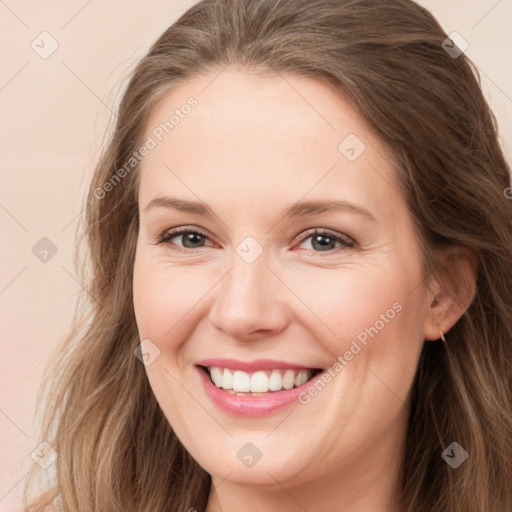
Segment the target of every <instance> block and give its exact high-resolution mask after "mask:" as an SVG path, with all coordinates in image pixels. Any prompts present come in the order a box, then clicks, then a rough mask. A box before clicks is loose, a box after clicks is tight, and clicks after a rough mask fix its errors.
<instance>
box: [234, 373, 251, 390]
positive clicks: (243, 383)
mask: <svg viewBox="0 0 512 512" xmlns="http://www.w3.org/2000/svg"><path fill="white" fill-rule="evenodd" d="M233 391H244V392H246V391H251V378H250V377H249V374H248V373H245V372H241V371H240V370H235V373H234V375H233Z"/></svg>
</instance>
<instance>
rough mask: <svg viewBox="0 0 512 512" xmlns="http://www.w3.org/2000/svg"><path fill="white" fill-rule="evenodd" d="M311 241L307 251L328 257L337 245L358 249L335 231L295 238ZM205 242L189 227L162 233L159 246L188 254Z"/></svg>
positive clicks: (198, 233)
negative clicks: (163, 245)
mask: <svg viewBox="0 0 512 512" xmlns="http://www.w3.org/2000/svg"><path fill="white" fill-rule="evenodd" d="M174 238H177V239H178V240H181V245H177V244H176V243H174V242H173V241H172V240H173V239H174ZM308 239H311V247H312V248H313V250H311V249H306V251H307V252H309V253H316V254H318V253H327V254H326V255H329V254H332V253H333V252H334V253H337V252H339V251H334V249H336V244H338V249H339V248H340V246H341V247H342V248H353V247H356V242H355V241H354V240H353V239H351V238H349V237H348V236H346V235H341V234H338V233H336V232H333V231H329V230H326V229H315V230H314V231H313V232H311V231H310V232H308V233H305V234H301V235H299V236H298V237H296V238H295V242H300V243H301V244H302V243H304V242H305V241H306V240H308ZM205 240H210V237H209V235H208V234H207V233H205V232H203V231H201V230H198V229H192V228H187V227H181V228H176V229H173V230H171V231H166V232H164V233H162V234H161V235H160V236H159V237H158V240H157V244H169V245H171V246H172V249H173V250H177V251H181V252H188V251H189V250H192V249H201V248H202V247H206V246H205V245H203V244H204V242H205Z"/></svg>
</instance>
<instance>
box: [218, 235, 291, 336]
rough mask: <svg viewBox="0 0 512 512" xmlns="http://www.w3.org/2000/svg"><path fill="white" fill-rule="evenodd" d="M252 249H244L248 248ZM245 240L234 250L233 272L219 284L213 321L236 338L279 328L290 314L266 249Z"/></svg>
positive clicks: (231, 268)
mask: <svg viewBox="0 0 512 512" xmlns="http://www.w3.org/2000/svg"><path fill="white" fill-rule="evenodd" d="M248 247H249V250H248V251H247V250H246V251H244V249H247V248H248ZM254 250H255V248H254V246H252V247H251V246H250V245H249V246H248V245H244V243H243V242H242V243H241V244H240V245H239V246H238V247H237V248H235V250H234V251H233V254H232V257H231V265H230V271H229V272H228V274H227V275H226V276H225V277H224V279H222V281H221V282H220V283H219V288H218V291H217V294H216V297H215V303H214V305H213V306H212V308H211V311H210V321H211V322H212V324H213V325H215V326H216V327H217V328H220V329H221V330H223V331H224V332H225V333H227V334H229V335H230V336H232V337H234V338H239V339H243V338H246V337H247V336H249V335H251V334H252V335H253V333H255V332H256V331H261V332H262V333H263V332H266V334H267V335H268V334H269V333H270V332H272V331H279V330H281V329H283V328H284V326H285V324H286V321H287V315H286V311H285V307H284V304H283V302H282V300H283V298H282V297H281V295H280V294H279V286H277V283H276V281H277V278H276V277H275V276H274V275H273V273H272V272H271V270H270V269H269V268H268V266H267V265H268V264H269V261H268V257H267V254H266V253H265V252H263V251H261V252H260V254H258V255H256V257H255V253H254Z"/></svg>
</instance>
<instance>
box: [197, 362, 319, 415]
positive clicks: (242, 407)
mask: <svg viewBox="0 0 512 512" xmlns="http://www.w3.org/2000/svg"><path fill="white" fill-rule="evenodd" d="M215 361H220V360H215ZM201 364H202V363H201ZM279 364H281V363H279ZM205 366H210V365H205ZM211 366H217V363H216V364H215V365H211ZM219 366H221V365H219ZM222 367H223V368H230V367H229V366H222ZM258 368H261V366H258ZM273 368H274V367H273ZM280 368H282V366H280ZM298 368H302V367H298ZM195 369H196V371H197V372H199V377H200V379H201V382H202V384H203V387H204V390H205V392H206V394H207V395H208V397H209V398H210V400H211V401H212V402H213V403H214V404H215V405H216V406H217V407H219V408H220V409H222V410H223V411H225V412H228V413H230V414H235V415H237V416H264V415H266V414H270V413H273V412H276V411H279V410H281V409H283V408H284V407H286V406H288V405H291V404H292V403H294V402H296V403H298V401H299V400H298V399H299V395H300V394H301V393H302V392H305V391H307V389H308V387H309V386H311V385H313V384H314V382H315V381H316V380H317V379H318V378H320V377H321V375H322V374H321V373H319V374H318V375H316V376H315V377H313V378H312V379H311V380H309V381H308V382H305V383H304V384H302V386H299V387H297V388H293V389H285V390H283V391H273V392H270V393H268V394H267V395H261V396H237V395H232V394H231V393H228V392H227V391H224V390H223V389H220V388H218V387H217V386H215V384H213V383H212V382H211V381H210V378H209V377H208V375H207V373H206V372H205V371H204V369H203V368H200V367H199V366H195Z"/></svg>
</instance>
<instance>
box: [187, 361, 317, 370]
mask: <svg viewBox="0 0 512 512" xmlns="http://www.w3.org/2000/svg"><path fill="white" fill-rule="evenodd" d="M196 364H199V365H201V366H218V367H220V368H231V369H232V370H242V371H244V372H255V371H256V370H274V369H280V368H283V369H288V368H290V369H292V370H302V369H304V370H311V369H312V367H308V366H302V365H299V364H293V363H285V362H284V361H276V360H274V359H257V360H255V361H247V362H245V361H237V360H236V359H202V360H201V361H197V362H196Z"/></svg>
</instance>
